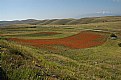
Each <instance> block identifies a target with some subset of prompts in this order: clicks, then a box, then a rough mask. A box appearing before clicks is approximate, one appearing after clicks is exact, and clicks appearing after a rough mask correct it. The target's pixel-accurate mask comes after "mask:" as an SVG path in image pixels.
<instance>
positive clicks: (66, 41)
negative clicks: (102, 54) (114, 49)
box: [8, 32, 106, 49]
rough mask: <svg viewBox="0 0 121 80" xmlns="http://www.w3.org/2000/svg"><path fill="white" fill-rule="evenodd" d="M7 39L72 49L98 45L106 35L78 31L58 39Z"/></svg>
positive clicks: (34, 44) (103, 40) (37, 45)
mask: <svg viewBox="0 0 121 80" xmlns="http://www.w3.org/2000/svg"><path fill="white" fill-rule="evenodd" d="M8 40H11V41H16V42H21V43H25V44H29V45H32V46H36V47H39V46H41V45H63V46H67V47H70V48H74V49H79V48H89V47H93V46H98V45H101V44H103V43H104V42H105V41H106V36H104V35H101V34H98V33H96V32H80V33H78V34H76V35H73V36H69V37H65V38H60V39H18V38H9V39H8Z"/></svg>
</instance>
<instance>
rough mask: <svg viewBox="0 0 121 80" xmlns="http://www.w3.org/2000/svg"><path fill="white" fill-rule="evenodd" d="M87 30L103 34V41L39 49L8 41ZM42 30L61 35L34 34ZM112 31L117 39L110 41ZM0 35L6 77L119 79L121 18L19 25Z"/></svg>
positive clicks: (25, 79) (1, 30)
mask: <svg viewBox="0 0 121 80" xmlns="http://www.w3.org/2000/svg"><path fill="white" fill-rule="evenodd" d="M58 22H59V21H58ZM25 26H27V24H25ZM32 26H36V27H35V28H33V27H32ZM86 30H90V31H97V33H100V34H105V35H106V36H108V37H107V40H106V42H105V43H104V44H102V45H101V46H95V47H91V48H85V49H71V48H69V47H65V46H63V45H44V46H43V47H41V48H38V47H33V46H29V45H23V44H19V43H17V42H13V41H8V40H7V38H22V39H55V38H64V37H67V36H71V35H74V34H77V33H79V32H81V31H86ZM43 31H44V32H57V33H61V34H55V35H46V36H45V35H35V33H39V32H43ZM111 33H115V34H116V35H117V36H118V39H116V40H111V39H110V34H111ZM0 36H1V37H0V54H1V70H2V71H1V73H2V77H3V78H6V79H8V80H121V47H119V45H118V44H119V43H121V21H115V22H101V23H89V24H79V25H40V24H38V25H28V27H24V25H22V26H21V25H19V24H18V25H17V26H11V27H5V28H0Z"/></svg>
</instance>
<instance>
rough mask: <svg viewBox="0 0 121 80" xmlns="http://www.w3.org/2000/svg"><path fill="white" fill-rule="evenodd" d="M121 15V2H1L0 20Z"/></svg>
mask: <svg viewBox="0 0 121 80" xmlns="http://www.w3.org/2000/svg"><path fill="white" fill-rule="evenodd" d="M100 13H101V14H106V13H107V14H121V0H0V20H20V19H31V18H32V19H53V18H79V17H82V16H83V15H87V16H88V15H89V14H100Z"/></svg>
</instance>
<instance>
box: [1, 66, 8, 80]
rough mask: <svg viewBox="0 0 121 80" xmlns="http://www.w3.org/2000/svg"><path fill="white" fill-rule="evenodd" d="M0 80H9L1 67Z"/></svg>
mask: <svg viewBox="0 0 121 80" xmlns="http://www.w3.org/2000/svg"><path fill="white" fill-rule="evenodd" d="M0 80H8V77H7V75H6V73H5V72H4V71H3V69H2V68H1V67H0Z"/></svg>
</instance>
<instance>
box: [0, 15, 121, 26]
mask: <svg viewBox="0 0 121 80" xmlns="http://www.w3.org/2000/svg"><path fill="white" fill-rule="evenodd" d="M116 21H121V16H105V17H89V18H81V19H51V20H35V19H27V20H16V21H0V26H7V25H12V24H31V25H78V24H88V23H100V22H116Z"/></svg>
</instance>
